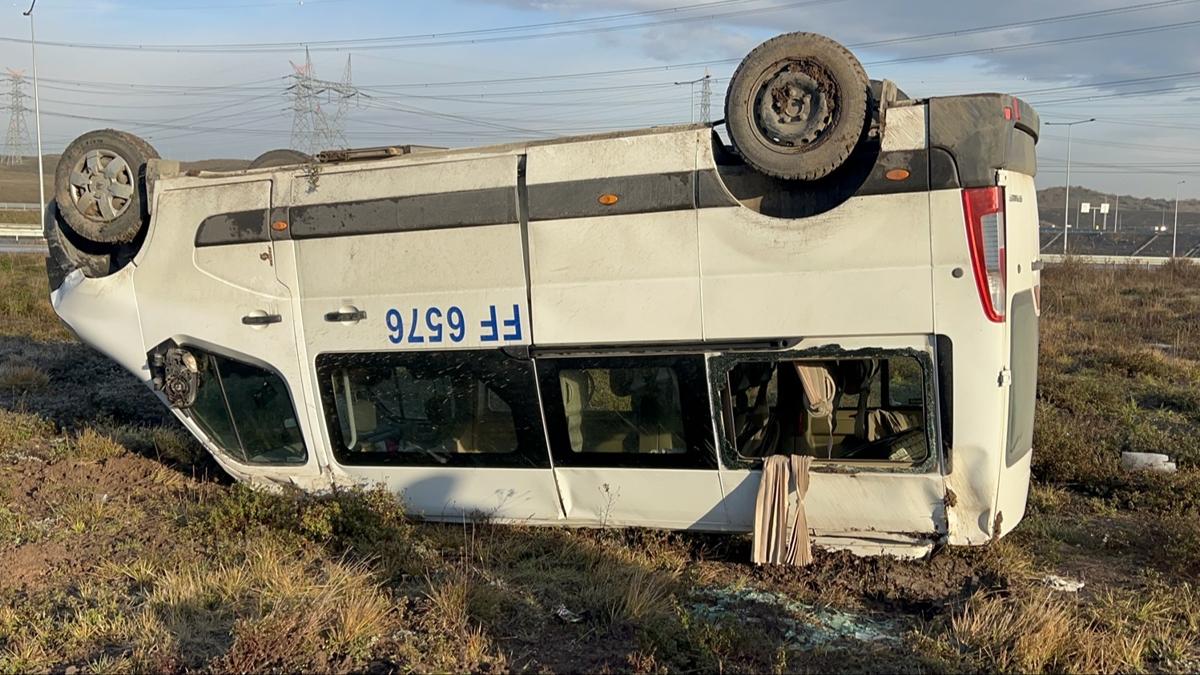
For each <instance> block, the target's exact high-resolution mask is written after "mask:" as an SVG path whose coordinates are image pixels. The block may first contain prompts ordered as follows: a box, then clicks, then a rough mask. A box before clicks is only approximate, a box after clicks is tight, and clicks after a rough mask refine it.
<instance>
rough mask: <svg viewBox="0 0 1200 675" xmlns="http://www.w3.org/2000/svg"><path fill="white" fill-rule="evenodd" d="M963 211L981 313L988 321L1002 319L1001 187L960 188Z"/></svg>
mask: <svg viewBox="0 0 1200 675" xmlns="http://www.w3.org/2000/svg"><path fill="white" fill-rule="evenodd" d="M963 213H964V215H965V217H966V221H967V247H968V248H969V249H970V250H971V269H972V270H973V271H974V272H975V286H976V287H977V288H978V289H979V301H980V302H981V303H982V304H983V313H984V314H985V315H986V316H987V318H988V319H989V320H990V321H994V322H996V323H1002V322H1003V321H1004V304H1005V299H1006V298H1005V281H1006V273H1005V260H1004V244H1005V233H1004V188H1001V187H986V188H969V189H966V190H963Z"/></svg>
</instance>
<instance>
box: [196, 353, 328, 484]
mask: <svg viewBox="0 0 1200 675" xmlns="http://www.w3.org/2000/svg"><path fill="white" fill-rule="evenodd" d="M196 357H197V358H196V361H197V364H198V366H199V369H200V375H199V385H200V386H199V388H198V389H197V391H196V402H195V404H194V405H193V406H192V407H191V408H190V409H189V410H188V413H189V415H190V416H191V418H192V419H193V420H195V422H196V423H197V424H199V425H200V427H201V428H203V429H204V431H205V432H206V433H207V434H208V437H209V438H210V439H211V440H212V441H213V442H214V443H216V444H217V445H219V446H220V447H221V449H222V450H224V451H225V452H226V453H228V454H229V455H232V456H233V457H234V458H235V459H237V460H238V461H241V462H246V463H248V464H303V463H304V462H305V461H306V460H307V458H308V453H307V451H306V450H305V447H304V440H303V438H302V437H301V435H300V426H299V424H297V422H296V412H295V408H294V407H293V406H292V399H291V397H290V396H289V395H288V390H287V385H286V384H284V382H283V378H281V377H279V376H278V375H276V374H275V373H272V372H269V371H267V370H264V369H262V368H259V367H258V366H252V365H249V364H247V363H241V362H239V361H234V360H232V359H227V358H224V357H221V356H216V355H215V354H205V353H202V352H197V353H196Z"/></svg>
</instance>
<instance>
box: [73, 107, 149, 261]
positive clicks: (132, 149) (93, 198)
mask: <svg viewBox="0 0 1200 675" xmlns="http://www.w3.org/2000/svg"><path fill="white" fill-rule="evenodd" d="M151 159H158V153H157V152H156V151H155V150H154V148H153V147H151V146H150V144H149V143H147V142H146V141H143V140H142V139H140V138H138V137H137V136H134V135H133V134H129V133H125V132H124V131H117V130H115V129H99V130H97V131H89V132H87V133H86V134H84V135H82V136H80V137H79V138H76V139H75V140H74V141H72V142H71V144H70V145H68V146H67V149H66V150H64V151H63V154H62V157H60V158H59V160H58V169H57V170H56V171H55V173H54V198H55V201H56V202H58V205H59V206H58V210H59V213H60V215H61V217H62V219H63V220H64V221H65V222H66V224H67V225H68V226H70V228H71V229H72V230H74V232H75V234H78V235H79V236H81V237H83V238H85V239H87V240H89V241H93V242H97V243H103V244H114V243H126V242H130V241H133V240H134V239H135V238H136V237H137V235H138V232H140V231H141V229H142V227H143V226H145V224H146V222H147V221H148V215H149V214H148V211H147V204H146V181H145V177H146V162H147V161H149V160H151Z"/></svg>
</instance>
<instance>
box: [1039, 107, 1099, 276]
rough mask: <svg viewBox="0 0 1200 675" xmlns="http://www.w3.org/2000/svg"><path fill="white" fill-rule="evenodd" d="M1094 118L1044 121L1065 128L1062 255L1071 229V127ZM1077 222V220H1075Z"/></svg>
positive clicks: (1064, 252) (1065, 249)
mask: <svg viewBox="0 0 1200 675" xmlns="http://www.w3.org/2000/svg"><path fill="white" fill-rule="evenodd" d="M1095 121H1096V118H1095V117H1091V118H1088V119H1086V120H1078V121H1075V122H1046V126H1061V127H1066V128H1067V195H1066V197H1064V198H1063V255H1067V232H1068V230H1070V229H1071V222H1070V218H1071V127H1073V126H1075V125H1076V124H1087V123H1088V122H1095ZM1076 222H1078V220H1076Z"/></svg>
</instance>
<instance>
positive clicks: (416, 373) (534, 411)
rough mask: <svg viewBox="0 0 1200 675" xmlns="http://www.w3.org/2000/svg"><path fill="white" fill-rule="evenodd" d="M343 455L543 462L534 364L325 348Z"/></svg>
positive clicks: (431, 461) (333, 430) (324, 393)
mask: <svg viewBox="0 0 1200 675" xmlns="http://www.w3.org/2000/svg"><path fill="white" fill-rule="evenodd" d="M317 370H318V374H319V377H320V383H321V399H322V402H323V403H324V405H325V412H326V419H327V420H328V423H329V431H330V436H331V439H330V440H331V441H332V442H333V449H334V454H335V456H336V457H337V459H338V461H339V462H341V463H343V464H359V465H371V464H401V465H410V466H443V465H448V466H511V467H517V466H520V467H538V466H547V465H548V463H549V459H548V457H547V455H546V450H545V441H544V434H543V432H542V425H541V418H540V415H539V411H538V404H537V392H536V390H535V388H534V382H533V372H532V367H531V364H530V363H528V362H525V361H521V360H516V359H513V358H510V357H509V356H507V355H505V354H503V353H501V352H499V351H463V352H432V353H407V354H396V353H388V354H322V355H320V356H319V357H318V358H317Z"/></svg>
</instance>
